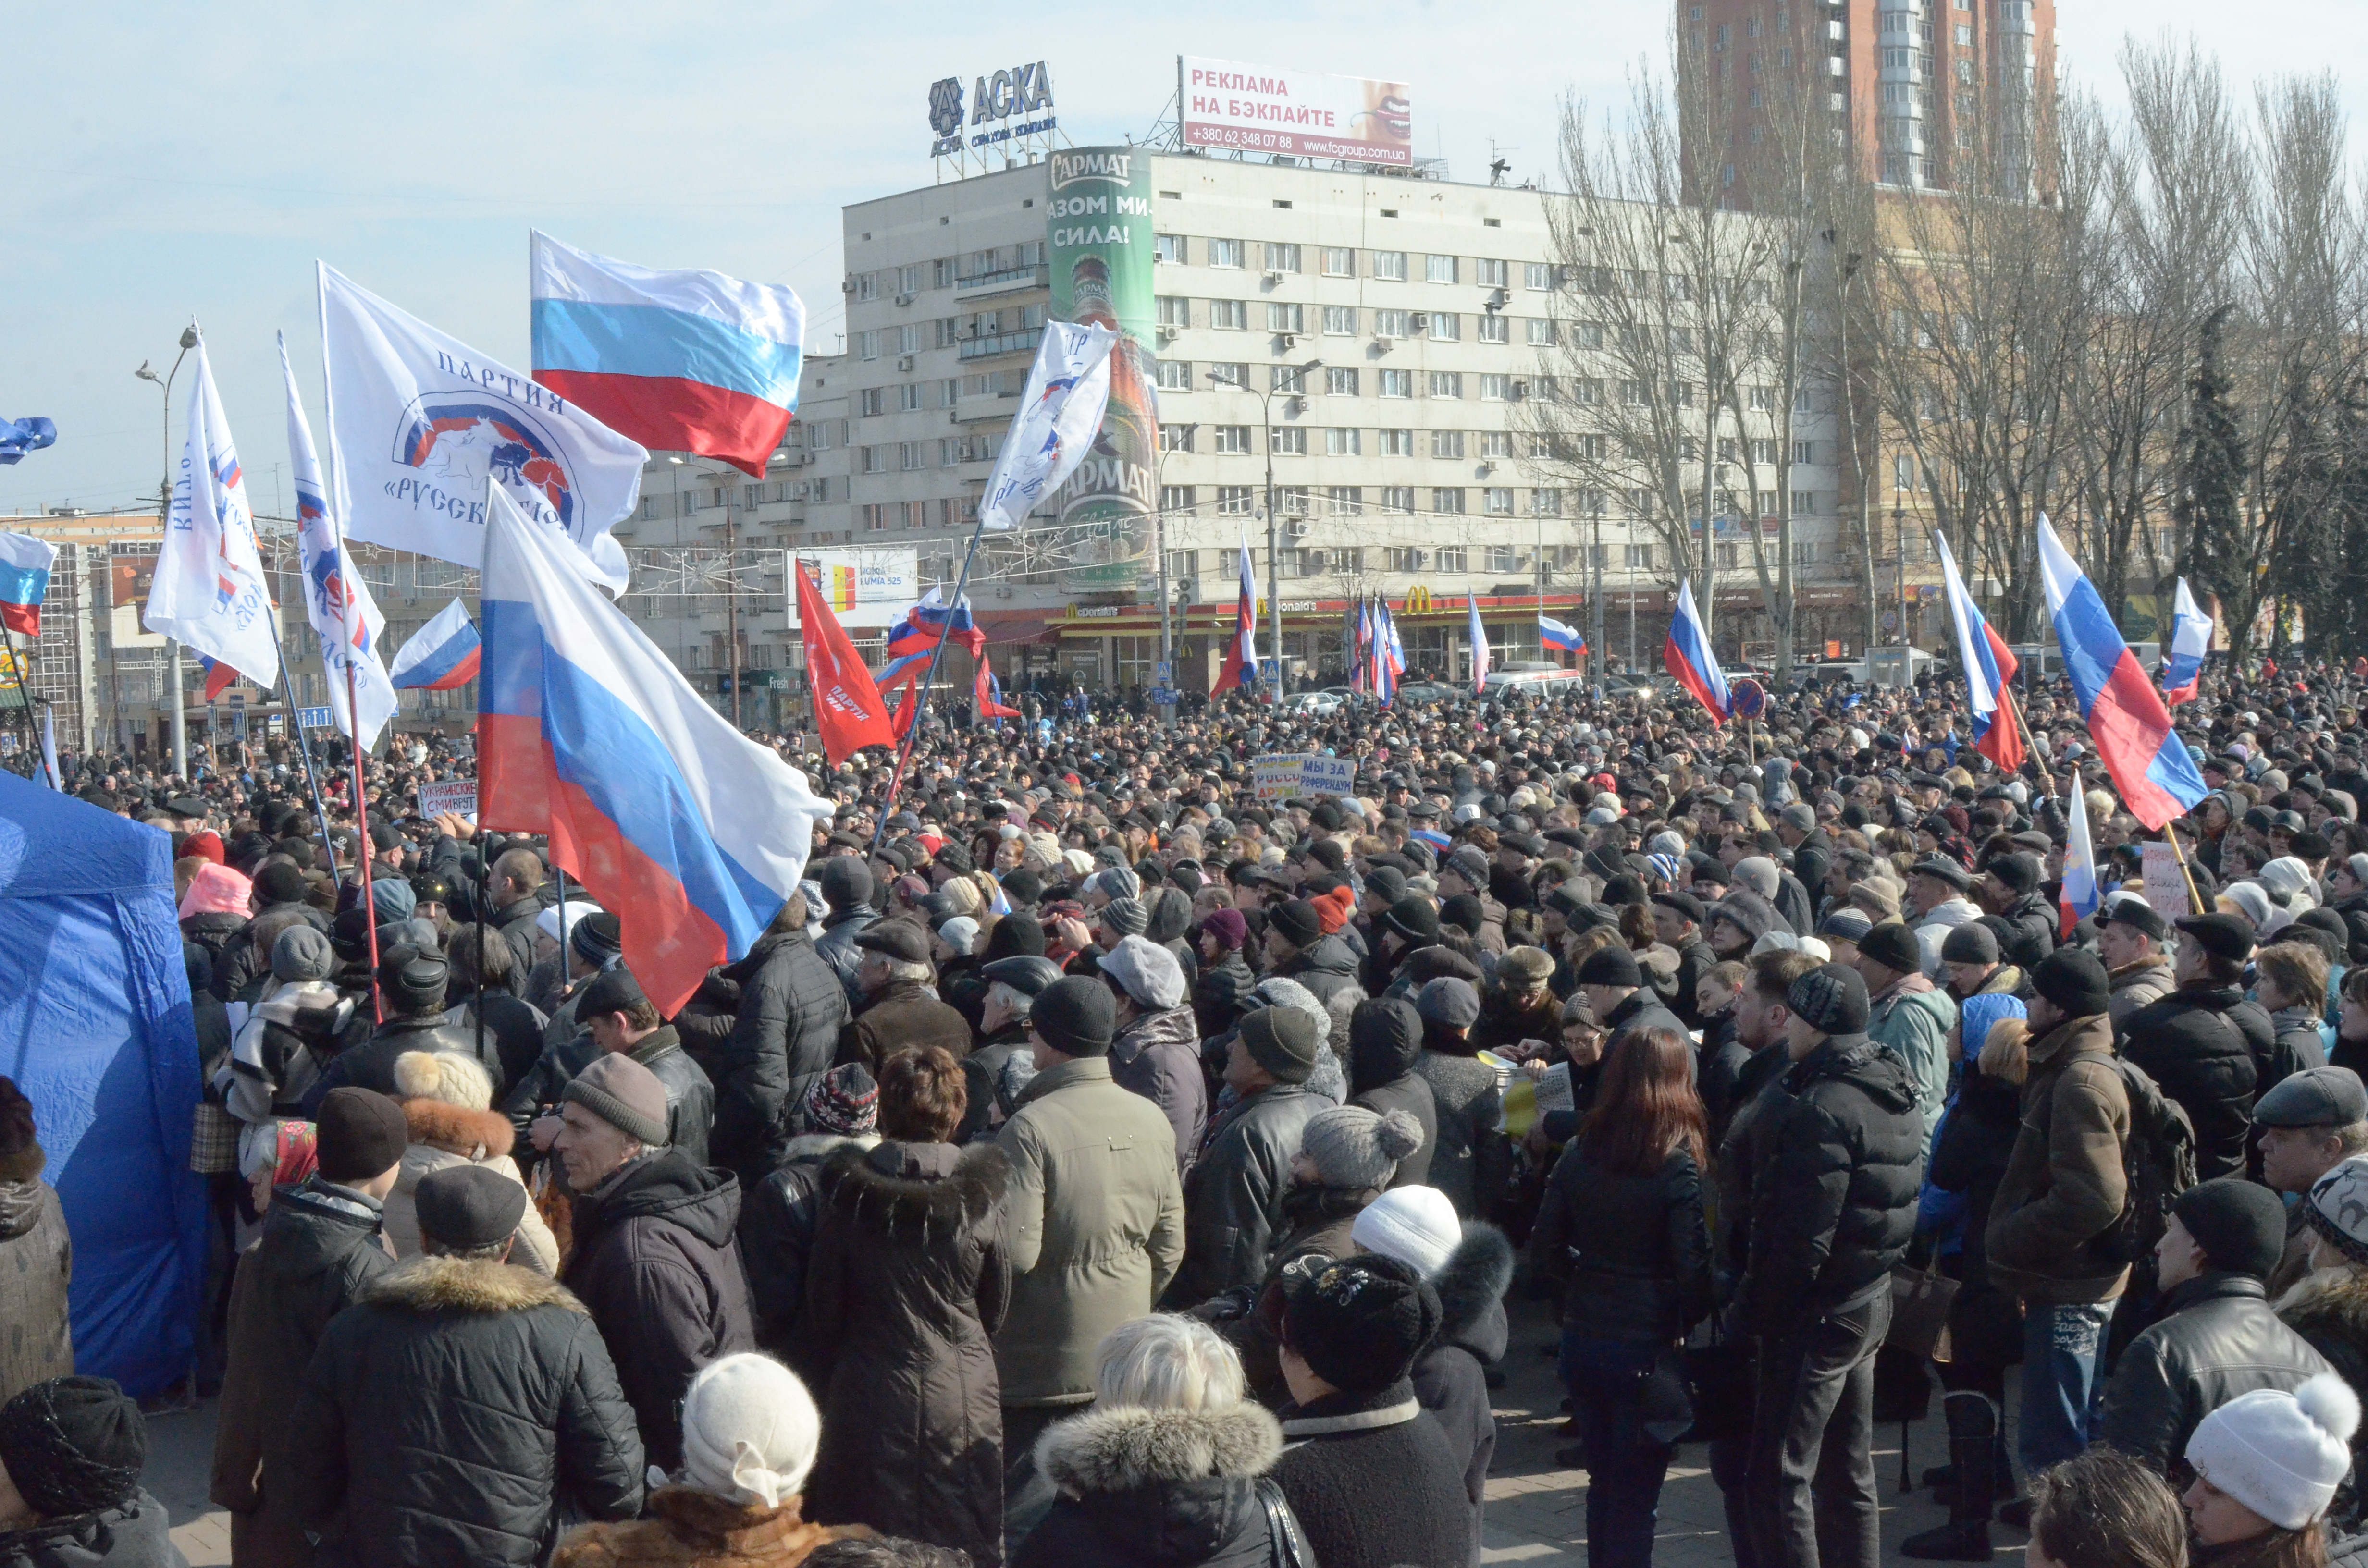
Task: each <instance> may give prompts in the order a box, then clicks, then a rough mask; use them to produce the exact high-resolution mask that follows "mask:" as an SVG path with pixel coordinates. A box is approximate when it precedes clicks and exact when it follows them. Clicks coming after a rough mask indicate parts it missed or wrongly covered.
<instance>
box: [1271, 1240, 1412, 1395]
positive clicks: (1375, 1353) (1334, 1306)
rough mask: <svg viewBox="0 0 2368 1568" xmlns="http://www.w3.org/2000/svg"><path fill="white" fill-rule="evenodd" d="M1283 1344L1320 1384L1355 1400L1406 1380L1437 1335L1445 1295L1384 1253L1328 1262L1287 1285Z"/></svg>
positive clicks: (1409, 1268) (1410, 1269)
mask: <svg viewBox="0 0 2368 1568" xmlns="http://www.w3.org/2000/svg"><path fill="white" fill-rule="evenodd" d="M1286 1289H1288V1290H1290V1301H1289V1304H1288V1305H1287V1306H1286V1307H1285V1308H1284V1309H1283V1314H1282V1341H1283V1343H1284V1344H1285V1345H1286V1346H1290V1347H1291V1348H1292V1350H1294V1351H1296V1352H1298V1354H1299V1356H1300V1358H1302V1359H1304V1361H1305V1362H1306V1363H1307V1366H1308V1369H1309V1370H1311V1371H1313V1372H1314V1373H1315V1375H1316V1376H1317V1377H1319V1378H1322V1379H1323V1380H1324V1381H1326V1382H1327V1383H1330V1384H1331V1385H1332V1386H1333V1387H1334V1388H1336V1389H1339V1390H1342V1391H1343V1392H1351V1393H1371V1392H1378V1391H1380V1390H1382V1389H1386V1388H1388V1387H1389V1386H1390V1385H1392V1384H1393V1383H1396V1382H1399V1381H1403V1380H1404V1379H1405V1377H1406V1374H1407V1372H1408V1371H1410V1370H1411V1369H1413V1367H1414V1360H1415V1358H1416V1357H1417V1356H1419V1355H1421V1354H1422V1352H1423V1347H1424V1346H1427V1345H1429V1343H1430V1342H1431V1340H1432V1339H1433V1338H1434V1337H1435V1336H1436V1335H1438V1333H1439V1325H1440V1318H1441V1317H1442V1316H1443V1315H1444V1313H1443V1312H1442V1311H1441V1309H1440V1304H1439V1292H1438V1291H1436V1290H1432V1289H1431V1288H1430V1286H1429V1284H1428V1283H1426V1282H1425V1281H1424V1279H1423V1278H1422V1276H1421V1275H1420V1274H1418V1273H1417V1272H1416V1271H1415V1269H1414V1268H1413V1267H1412V1266H1411V1265H1408V1264H1405V1263H1401V1262H1399V1261H1398V1260H1397V1259H1396V1258H1395V1257H1387V1256H1383V1255H1381V1254H1378V1253H1371V1254H1365V1255H1361V1256H1356V1257H1349V1258H1343V1259H1341V1260H1339V1261H1338V1262H1334V1263H1325V1264H1323V1265H1321V1266H1320V1267H1313V1268H1310V1269H1308V1270H1306V1271H1305V1272H1304V1273H1303V1274H1301V1275H1300V1276H1299V1277H1298V1278H1296V1279H1295V1280H1292V1281H1289V1282H1287V1284H1286Z"/></svg>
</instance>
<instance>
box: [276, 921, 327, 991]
mask: <svg viewBox="0 0 2368 1568" xmlns="http://www.w3.org/2000/svg"><path fill="white" fill-rule="evenodd" d="M336 971H337V954H336V949H334V948H332V947H330V946H329V938H328V937H325V936H324V935H323V934H322V933H321V932H319V931H317V930H315V929H313V927H312V926H290V927H288V929H287V930H285V931H282V932H280V933H279V939H278V940H277V941H275V942H273V943H272V944H271V977H272V978H273V979H274V980H279V981H284V982H286V983H289V984H290V985H299V984H302V983H304V982H305V981H308V980H326V979H328V978H329V976H331V975H332V974H335V973H336Z"/></svg>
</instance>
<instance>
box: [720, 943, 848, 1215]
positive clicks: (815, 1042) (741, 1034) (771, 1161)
mask: <svg viewBox="0 0 2368 1568" xmlns="http://www.w3.org/2000/svg"><path fill="white" fill-rule="evenodd" d="M731 968H732V978H734V979H736V980H738V981H739V982H740V1008H739V1012H738V1014H737V1015H736V1016H735V1017H734V1020H733V1024H732V1033H731V1035H730V1036H729V1037H728V1038H727V1039H726V1040H724V1041H723V1045H722V1047H721V1048H720V1049H719V1050H718V1051H716V1052H715V1054H714V1057H713V1058H712V1061H711V1062H705V1063H702V1065H704V1066H706V1067H707V1068H708V1076H709V1077H710V1078H712V1079H713V1080H714V1082H715V1136H714V1139H713V1142H712V1149H713V1155H714V1160H715V1163H716V1164H718V1165H723V1166H725V1167H727V1168H728V1169H730V1170H733V1171H734V1172H736V1173H738V1175H739V1176H740V1179H741V1180H742V1181H743V1182H750V1181H752V1180H754V1179H756V1178H757V1176H761V1175H762V1173H764V1172H765V1171H768V1170H770V1169H771V1168H772V1167H773V1165H775V1164H776V1163H777V1162H778V1157H779V1154H780V1148H781V1145H782V1144H784V1143H786V1142H788V1141H789V1139H790V1137H791V1134H792V1133H793V1132H797V1131H803V1128H802V1127H800V1126H799V1121H800V1119H801V1116H802V1113H803V1110H804V1108H805V1098H806V1091H807V1090H808V1089H810V1088H812V1087H813V1086H814V1080H815V1079H817V1078H820V1077H821V1076H822V1075H823V1074H825V1073H827V1072H829V1071H830V1063H831V1058H832V1053H833V1052H835V1051H837V1049H838V1031H839V1029H840V1028H841V1027H842V1026H844V1025H845V1024H846V1022H847V1020H848V1018H849V1017H852V1016H853V1008H852V1007H851V1006H849V1005H848V997H847V992H846V990H845V988H844V987H843V986H842V985H841V984H840V983H839V975H838V973H837V971H835V970H833V969H832V967H831V965H830V963H829V962H828V960H825V958H824V957H823V955H822V953H821V951H820V950H819V949H817V948H816V946H815V944H814V937H812V936H811V935H810V934H809V933H808V932H807V931H806V930H805V929H804V928H803V926H801V927H800V928H798V929H797V930H794V931H768V932H767V933H766V934H765V935H764V936H762V937H758V938H757V944H756V946H754V947H752V948H750V949H748V956H747V957H746V958H744V959H742V960H740V961H739V962H738V963H736V964H734V965H733V966H731Z"/></svg>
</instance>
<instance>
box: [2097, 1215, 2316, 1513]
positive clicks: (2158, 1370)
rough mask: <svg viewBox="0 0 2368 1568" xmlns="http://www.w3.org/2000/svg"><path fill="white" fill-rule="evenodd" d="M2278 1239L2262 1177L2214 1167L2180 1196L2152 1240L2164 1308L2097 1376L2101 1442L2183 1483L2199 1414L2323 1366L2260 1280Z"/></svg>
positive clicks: (2289, 1385)
mask: <svg viewBox="0 0 2368 1568" xmlns="http://www.w3.org/2000/svg"><path fill="white" fill-rule="evenodd" d="M2285 1241H2286V1221H2285V1206H2284V1204H2283V1202H2281V1201H2280V1199H2279V1198H2278V1195H2277V1194H2276V1193H2274V1192H2271V1190H2270V1189H2269V1188H2268V1187H2260V1186H2258V1185H2256V1184H2255V1183H2252V1182H2249V1181H2246V1180H2244V1179H2243V1178H2242V1177H2239V1176H2223V1177H2220V1178H2219V1179H2217V1180H2214V1181H2207V1182H2201V1183H2198V1184H2197V1185H2196V1186H2194V1187H2190V1188H2189V1189H2188V1190H2187V1191H2186V1192H2185V1193H2184V1194H2183V1195H2181V1196H2180V1199H2179V1201H2178V1202H2176V1203H2174V1204H2173V1205H2172V1206H2171V1219H2170V1223H2169V1227H2168V1228H2167V1229H2166V1230H2165V1231H2164V1233H2163V1238H2162V1242H2161V1244H2159V1245H2158V1246H2157V1247H2156V1249H2155V1257H2156V1260H2157V1261H2156V1274H2157V1279H2158V1280H2159V1282H2160V1284H2161V1287H2162V1292H2163V1296H2162V1307H2163V1316H2162V1317H2161V1318H2160V1319H2159V1320H2158V1321H2157V1323H2156V1324H2155V1325H2154V1326H2153V1327H2152V1328H2149V1329H2147V1330H2146V1332H2145V1333H2144V1334H2142V1335H2138V1336H2137V1338H2136V1339H2135V1340H2133V1341H2132V1342H2131V1344H2130V1347H2129V1348H2128V1349H2127V1350H2125V1351H2123V1353H2122V1359H2121V1364H2120V1365H2119V1366H2118V1367H2116V1368H2115V1369H2113V1376H2112V1381H2110V1382H2109V1383H2107V1384H2106V1385H2105V1415H2104V1421H2103V1424H2102V1427H2101V1429H2100V1431H2099V1433H2098V1437H2099V1439H2100V1441H2103V1442H2107V1443H2111V1444H2112V1445H2113V1447H2115V1448H2117V1449H2123V1450H2124V1451H2126V1452H2128V1453H2131V1454H2135V1455H2136V1456H2137V1457H2138V1458H2140V1459H2142V1460H2146V1462H2147V1463H2148V1464H2150V1465H2152V1466H2154V1467H2155V1468H2156V1469H2157V1470H2158V1471H2162V1472H2163V1473H2164V1474H2165V1475H2168V1476H2170V1477H2171V1478H2172V1485H2173V1486H2174V1487H2181V1486H2184V1484H2185V1479H2184V1478H2182V1477H2181V1475H2180V1469H2182V1468H2183V1467H2184V1465H2185V1462H2186V1460H2185V1458H2184V1456H2185V1454H2186V1452H2187V1439H2188V1438H2189V1437H2192V1436H2193V1435H2194V1432H2195V1428H2196V1426H2197V1424H2198V1423H2200V1422H2201V1421H2202V1420H2203V1418H2204V1417H2205V1416H2206V1415H2210V1414H2211V1413H2212V1412H2213V1411H2214V1410H2216V1409H2218V1408H2219V1407H2220V1406H2221V1405H2224V1404H2226V1403H2228V1402H2229V1401H2230V1400H2232V1399H2234V1398H2236V1397H2237V1395H2238V1394H2241V1393H2249V1392H2252V1391H2253V1390H2255V1389H2283V1390H2285V1391H2286V1392H2293V1391H2294V1390H2295V1389H2297V1388H2300V1387H2301V1386H2302V1384H2303V1382H2304V1381H2305V1380H2306V1379H2308V1378H2310V1377H2313V1376H2315V1375H2316V1374H2317V1373H2320V1372H2324V1371H2326V1370H2328V1365H2327V1362H2326V1361H2325V1360H2323V1359H2322V1358H2320V1356H2319V1354H2318V1352H2317V1351H2316V1350H2313V1349H2312V1348H2311V1347H2310V1346H2309V1345H2308V1344H2306V1343H2305V1341H2304V1340H2303V1338H2302V1336H2301V1335H2297V1334H2296V1333H2294V1330H2292V1329H2290V1328H2288V1327H2286V1325H2285V1324H2282V1323H2280V1322H2279V1321H2278V1319H2277V1314H2276V1313H2274V1312H2271V1310H2270V1304H2269V1301H2267V1300H2266V1299H2265V1296H2264V1293H2263V1291H2262V1289H2261V1281H2262V1279H2263V1278H2266V1277H2267V1276H2268V1274H2269V1272H2270V1271H2271V1269H2273V1268H2275V1267H2277V1266H2278V1259H2279V1257H2280V1256H2282V1255H2283V1252H2284V1250H2285Z"/></svg>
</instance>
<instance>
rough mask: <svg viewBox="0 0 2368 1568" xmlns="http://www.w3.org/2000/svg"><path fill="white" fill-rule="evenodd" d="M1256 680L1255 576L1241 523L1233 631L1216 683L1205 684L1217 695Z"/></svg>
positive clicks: (1246, 686) (1251, 684) (1252, 685)
mask: <svg viewBox="0 0 2368 1568" xmlns="http://www.w3.org/2000/svg"><path fill="white" fill-rule="evenodd" d="M1257 685H1258V576H1257V574H1255V573H1253V572H1252V571H1251V570H1250V537H1249V529H1248V526H1247V524H1245V525H1244V526H1243V530H1242V566H1241V588H1240V590H1239V592H1238V593H1237V594H1236V595H1235V599H1234V634H1233V636H1232V637H1230V638H1228V639H1226V642H1225V658H1224V664H1222V665H1219V666H1218V669H1217V680H1216V684H1215V685H1213V686H1212V687H1209V695H1210V696H1212V697H1220V696H1223V695H1224V693H1226V692H1228V691H1233V690H1235V689H1236V688H1238V689H1241V690H1246V691H1247V690H1251V689H1253V688H1255V687H1257Z"/></svg>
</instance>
